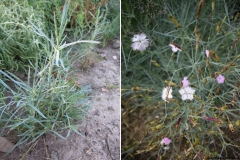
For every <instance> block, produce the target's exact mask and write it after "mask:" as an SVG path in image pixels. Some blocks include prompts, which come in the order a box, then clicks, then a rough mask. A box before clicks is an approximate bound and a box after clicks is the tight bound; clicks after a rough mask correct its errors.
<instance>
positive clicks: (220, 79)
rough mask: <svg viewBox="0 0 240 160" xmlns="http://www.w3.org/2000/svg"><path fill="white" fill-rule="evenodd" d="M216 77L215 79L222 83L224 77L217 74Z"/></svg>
mask: <svg viewBox="0 0 240 160" xmlns="http://www.w3.org/2000/svg"><path fill="white" fill-rule="evenodd" d="M216 79H217V82H218V84H221V83H224V80H225V77H224V76H223V75H221V74H219V75H218V76H217V78H216Z"/></svg>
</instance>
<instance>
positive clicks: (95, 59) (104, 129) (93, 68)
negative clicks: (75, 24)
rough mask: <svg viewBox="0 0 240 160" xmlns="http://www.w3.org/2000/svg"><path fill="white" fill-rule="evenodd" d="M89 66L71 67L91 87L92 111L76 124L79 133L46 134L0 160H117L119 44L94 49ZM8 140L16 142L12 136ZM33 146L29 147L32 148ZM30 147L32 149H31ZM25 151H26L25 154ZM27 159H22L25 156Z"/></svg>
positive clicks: (78, 64) (118, 139)
mask: <svg viewBox="0 0 240 160" xmlns="http://www.w3.org/2000/svg"><path fill="white" fill-rule="evenodd" d="M88 59H89V61H88V62H89V64H88V65H87V67H86V68H84V69H82V68H81V66H80V63H76V64H75V65H74V69H75V70H77V72H76V73H75V74H74V76H76V77H77V81H78V83H79V84H80V85H91V88H92V90H91V95H90V96H91V97H92V99H91V100H90V102H89V104H90V105H91V108H90V110H89V113H88V114H86V117H85V120H84V121H83V122H79V123H80V124H81V127H79V131H80V133H82V134H83V136H84V137H82V136H79V135H77V134H71V135H70V137H68V138H67V139H66V140H64V139H61V138H58V137H55V136H53V135H46V136H43V137H41V138H40V139H39V140H38V141H36V142H35V144H34V145H32V144H31V145H29V144H26V145H25V146H21V147H16V149H15V150H14V151H13V152H12V153H11V154H10V155H8V156H7V157H5V158H3V155H4V154H3V153H0V157H1V158H0V160H19V159H21V158H22V157H25V158H24V160H47V159H48V160H49V159H51V160H85V159H86V160H118V159H120V41H119V39H116V40H115V41H113V42H112V43H110V44H109V45H108V46H107V47H105V48H97V49H96V50H95V52H94V53H92V54H91V55H90V56H88ZM7 139H8V140H10V141H12V142H16V140H17V139H16V137H14V133H12V135H7ZM31 146H32V147H31ZM30 147H31V148H30ZM27 151H28V152H27ZM25 153H27V154H26V156H24V154H25Z"/></svg>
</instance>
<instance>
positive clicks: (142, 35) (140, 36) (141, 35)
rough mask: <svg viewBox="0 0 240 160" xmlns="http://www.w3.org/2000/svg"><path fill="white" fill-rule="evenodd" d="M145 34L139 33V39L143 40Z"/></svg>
mask: <svg viewBox="0 0 240 160" xmlns="http://www.w3.org/2000/svg"><path fill="white" fill-rule="evenodd" d="M146 37H147V36H146V34H145V33H141V34H140V35H139V40H141V41H142V40H145V39H146Z"/></svg>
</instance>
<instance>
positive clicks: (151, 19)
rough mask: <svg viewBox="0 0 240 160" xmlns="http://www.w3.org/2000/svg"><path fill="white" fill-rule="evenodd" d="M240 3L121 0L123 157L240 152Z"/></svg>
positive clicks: (232, 154)
mask: <svg viewBox="0 0 240 160" xmlns="http://www.w3.org/2000/svg"><path fill="white" fill-rule="evenodd" d="M236 5H237V4H236V2H235V1H231V2H230V1H203V0H193V1H187V0H183V1H174V0H169V1H161V2H159V1H154V0H153V1H151V2H145V1H143V0H142V1H140V2H138V3H134V2H130V1H128V0H123V1H122V78H121V79H122V140H123V141H122V158H123V159H127V158H129V157H130V156H131V158H132V157H134V158H137V159H161V158H162V159H208V158H211V157H231V158H238V157H240V139H239V137H238V134H239V132H240V131H239V126H240V112H239V106H240V56H239V50H240V45H239V44H240V42H239V39H240V38H239V26H240V20H239V18H238V16H237V13H235V12H236ZM130 22H131V23H130ZM138 34H144V37H147V41H145V43H147V44H148V46H147V45H144V50H143V49H142V50H141V52H139V51H137V49H136V46H134V47H135V48H134V47H133V46H131V40H132V37H133V36H134V35H138ZM138 42H139V44H140V41H138ZM141 42H142V41H141ZM141 44H142V43H141ZM140 132H141V134H139V133H140ZM166 137H167V138H168V139H167V140H168V142H171V143H167V145H166V144H165V141H164V140H166ZM169 140H171V141H169Z"/></svg>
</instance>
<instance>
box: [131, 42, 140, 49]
mask: <svg viewBox="0 0 240 160" xmlns="http://www.w3.org/2000/svg"><path fill="white" fill-rule="evenodd" d="M131 47H132V49H133V50H134V51H135V50H139V43H138V42H135V43H133V44H132V45H131Z"/></svg>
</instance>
